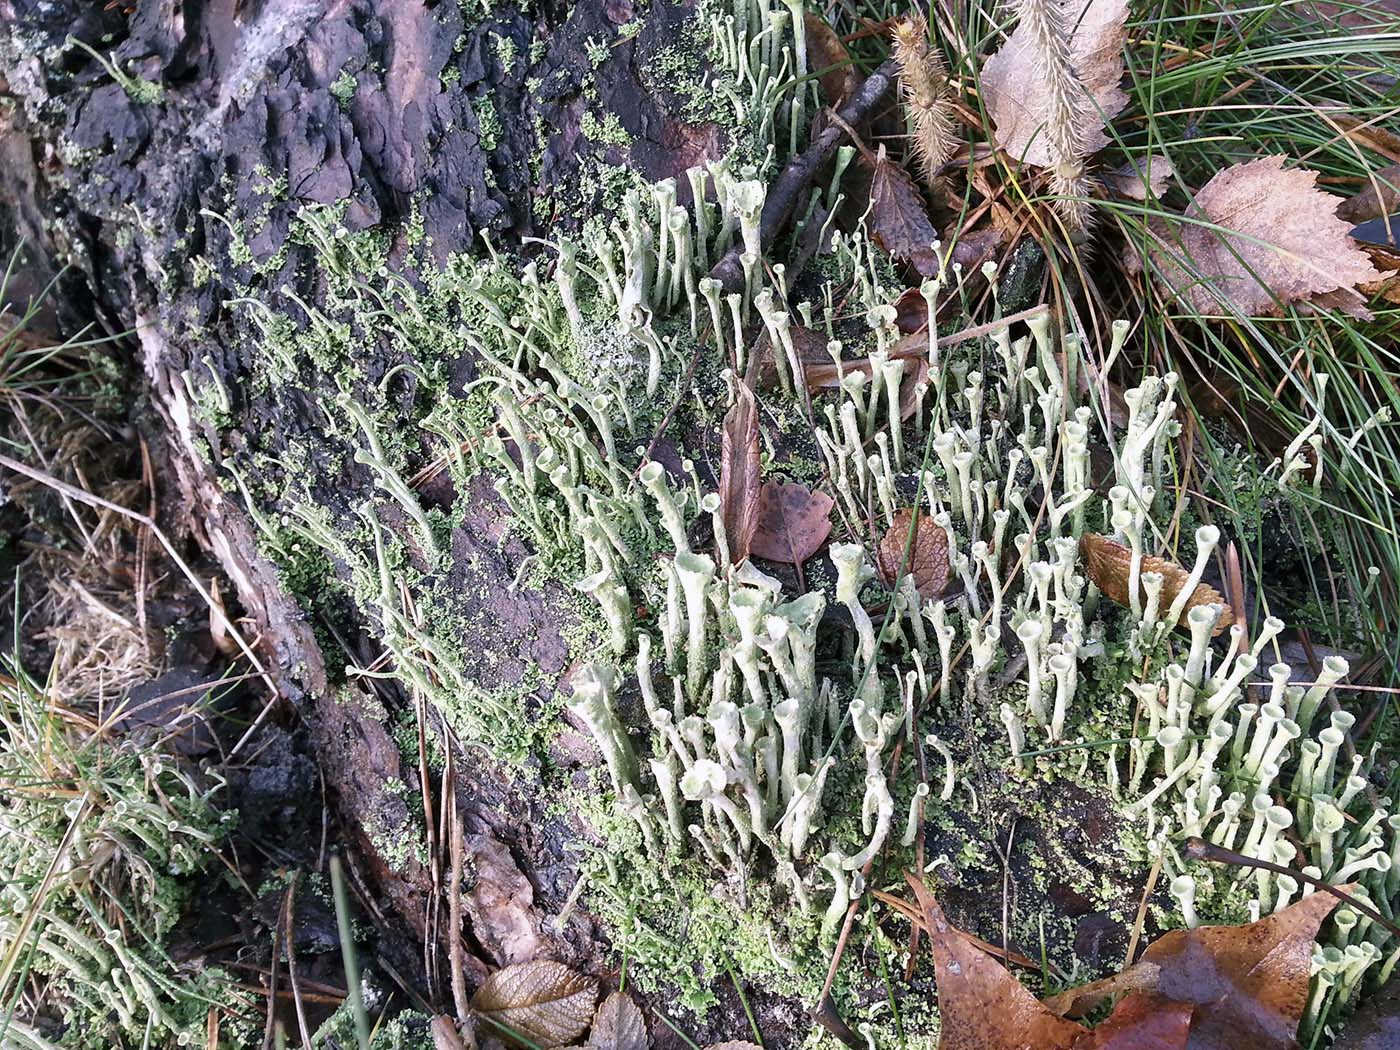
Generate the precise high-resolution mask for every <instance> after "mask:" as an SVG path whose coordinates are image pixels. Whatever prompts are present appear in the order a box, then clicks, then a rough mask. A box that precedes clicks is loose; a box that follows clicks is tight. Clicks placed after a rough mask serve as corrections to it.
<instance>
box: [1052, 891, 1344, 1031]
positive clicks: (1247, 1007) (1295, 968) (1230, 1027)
mask: <svg viewBox="0 0 1400 1050" xmlns="http://www.w3.org/2000/svg"><path fill="white" fill-rule="evenodd" d="M1336 906H1337V898H1336V897H1334V896H1332V895H1331V894H1330V893H1314V894H1313V895H1312V896H1310V897H1304V898H1303V899H1302V900H1300V901H1298V902H1297V903H1296V904H1292V905H1289V906H1288V907H1287V908H1285V909H1284V910H1283V911H1281V912H1276V913H1274V914H1273V915H1270V916H1268V917H1266V918H1263V919H1260V920H1259V921H1258V922H1252V923H1249V924H1248V925H1246V926H1201V927H1197V928H1196V929H1194V930H1171V931H1169V932H1168V933H1165V934H1163V935H1162V936H1161V937H1159V938H1158V939H1157V940H1156V941H1154V942H1153V943H1152V944H1150V945H1149V946H1148V947H1147V950H1146V951H1144V952H1143V953H1142V957H1141V958H1140V959H1138V961H1137V962H1135V963H1133V965H1132V966H1130V967H1128V968H1127V969H1126V970H1124V971H1123V972H1122V973H1120V974H1118V975H1116V976H1114V977H1109V978H1106V979H1105V980H1102V981H1094V982H1092V983H1090V984H1086V985H1084V986H1082V987H1080V988H1074V989H1071V990H1069V991H1067V992H1063V993H1061V994H1060V995H1057V996H1055V997H1053V998H1051V999H1047V1000H1046V1001H1045V1005H1046V1006H1047V1007H1049V1008H1050V1009H1051V1010H1053V1011H1054V1012H1055V1013H1057V1014H1061V1015H1065V1014H1069V1015H1075V1016H1078V1015H1082V1014H1084V1013H1085V1012H1087V1011H1089V1010H1091V1009H1093V1008H1094V1007H1095V1006H1096V1005H1098V1004H1099V1003H1101V1002H1103V1001H1104V1000H1106V999H1107V998H1108V997H1110V996H1112V995H1115V994H1117V993H1119V992H1121V991H1124V990H1125V989H1132V990H1135V991H1146V992H1152V993H1154V994H1156V995H1159V996H1163V997H1165V998H1167V999H1170V1000H1172V1001H1173V1002H1178V1003H1189V1004H1191V1006H1192V1007H1193V1009H1192V1017H1191V1039H1190V1042H1189V1044H1188V1046H1189V1047H1190V1050H1233V1048H1235V1047H1244V1046H1247V1047H1250V1048H1251V1050H1293V1048H1296V1046H1297V1043H1296V1042H1295V1041H1294V1035H1295V1033H1296V1032H1297V1029H1298V1022H1299V1021H1300V1020H1301V1019H1302V1016H1303V1010H1304V1008H1305V1007H1306V1006H1307V1003H1308V978H1309V975H1310V972H1311V970H1310V967H1311V963H1312V951H1313V942H1314V941H1315V940H1316V939H1317V931H1318V927H1320V926H1321V925H1322V922H1323V920H1324V919H1326V918H1327V916H1328V915H1329V914H1331V912H1332V909H1333V908H1335V907H1336Z"/></svg>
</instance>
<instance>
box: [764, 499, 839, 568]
mask: <svg viewBox="0 0 1400 1050" xmlns="http://www.w3.org/2000/svg"><path fill="white" fill-rule="evenodd" d="M833 506H834V503H833V501H832V499H831V497H830V496H828V495H827V494H826V493H825V492H813V491H812V490H811V489H809V488H808V487H807V486H806V485H803V484H801V483H800V482H796V481H794V482H789V483H787V484H784V483H783V482H781V481H765V482H764V483H763V488H761V489H760V490H759V494H758V527H757V528H756V529H755V530H754V534H753V541H752V543H751V544H750V547H749V553H750V554H753V555H756V556H757V557H760V558H767V559H768V560H769V561H779V562H786V563H788V564H791V565H801V564H802V563H803V562H804V561H806V560H807V559H808V558H810V557H811V556H812V555H813V554H816V553H817V551H819V550H821V548H822V544H824V543H826V538H827V537H828V536H829V535H831V508H832V507H833Z"/></svg>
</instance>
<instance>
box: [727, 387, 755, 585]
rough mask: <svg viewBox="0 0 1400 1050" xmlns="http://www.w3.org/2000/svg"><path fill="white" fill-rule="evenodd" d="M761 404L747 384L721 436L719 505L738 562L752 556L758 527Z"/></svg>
mask: <svg viewBox="0 0 1400 1050" xmlns="http://www.w3.org/2000/svg"><path fill="white" fill-rule="evenodd" d="M758 471H759V457H758V405H757V403H756V402H755V401H754V396H753V391H752V390H750V389H749V388H748V385H747V384H744V383H740V384H739V396H738V398H736V399H735V401H734V404H733V405H732V406H731V407H730V409H729V411H728V412H727V413H726V414H725V417H724V429H723V432H722V435H721V438H720V465H719V501H720V503H719V505H720V515H721V517H722V518H723V520H724V531H725V536H726V539H727V540H728V541H729V556H730V558H731V559H733V561H734V563H735V564H736V565H737V564H739V563H740V562H742V561H744V560H745V559H746V558H748V556H749V548H750V545H751V544H752V543H753V535H754V531H755V530H756V529H757V528H758V490H759V480H758Z"/></svg>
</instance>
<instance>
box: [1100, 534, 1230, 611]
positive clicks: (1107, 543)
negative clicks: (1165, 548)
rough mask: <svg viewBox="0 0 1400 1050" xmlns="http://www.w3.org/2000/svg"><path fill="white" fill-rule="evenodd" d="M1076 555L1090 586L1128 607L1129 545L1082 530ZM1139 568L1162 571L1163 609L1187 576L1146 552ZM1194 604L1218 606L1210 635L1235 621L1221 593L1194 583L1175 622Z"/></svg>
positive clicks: (1171, 600)
mask: <svg viewBox="0 0 1400 1050" xmlns="http://www.w3.org/2000/svg"><path fill="white" fill-rule="evenodd" d="M1079 556H1080V557H1081V558H1083V559H1084V570H1085V572H1087V573H1088V574H1089V579H1090V580H1092V581H1093V583H1094V586H1096V587H1097V588H1098V589H1099V590H1100V591H1102V592H1103V593H1104V594H1105V595H1107V596H1108V597H1109V598H1112V599H1113V600H1114V601H1115V602H1117V603H1118V604H1119V605H1121V606H1123V607H1124V608H1125V609H1126V608H1131V607H1132V602H1131V601H1130V600H1129V595H1128V573H1129V564H1130V562H1131V561H1132V557H1133V552H1132V551H1131V550H1130V549H1129V548H1127V547H1125V546H1123V544H1121V543H1119V542H1117V541H1116V540H1111V539H1109V538H1108V537H1107V536H1100V535H1099V534H1098V533H1096V532H1086V533H1085V534H1084V535H1083V536H1081V537H1079ZM1142 572H1160V573H1161V574H1162V597H1161V602H1160V606H1159V607H1160V608H1161V609H1162V610H1163V611H1164V612H1165V611H1166V610H1167V609H1169V608H1171V605H1172V603H1173V602H1174V601H1176V596H1177V595H1178V594H1180V593H1181V588H1183V587H1185V586H1186V583H1187V581H1188V580H1189V579H1190V576H1191V574H1190V573H1189V572H1187V571H1186V570H1185V569H1183V568H1182V567H1181V566H1180V565H1178V564H1177V563H1176V562H1174V561H1168V560H1167V559H1166V558H1157V557H1153V556H1152V555H1148V554H1145V555H1143V558H1142ZM1141 598H1142V596H1139V600H1141ZM1198 605H1218V606H1220V619H1219V620H1217V621H1216V624H1215V631H1214V632H1213V634H1214V635H1219V634H1220V633H1221V632H1223V631H1224V630H1225V628H1227V627H1229V626H1230V625H1231V624H1232V623H1234V622H1235V614H1234V613H1233V612H1232V611H1231V609H1230V603H1229V602H1227V601H1226V600H1225V598H1224V597H1223V596H1222V595H1221V593H1220V592H1219V591H1217V590H1216V589H1215V588H1214V587H1212V586H1210V585H1209V584H1206V583H1198V584H1196V587H1195V589H1194V590H1193V591H1192V592H1191V597H1190V599H1189V600H1188V601H1187V602H1186V607H1185V608H1184V609H1183V610H1182V611H1181V619H1180V620H1178V621H1177V624H1176V625H1177V626H1180V625H1182V624H1184V623H1186V614H1187V613H1189V612H1190V611H1191V610H1192V609H1194V608H1196V606H1198Z"/></svg>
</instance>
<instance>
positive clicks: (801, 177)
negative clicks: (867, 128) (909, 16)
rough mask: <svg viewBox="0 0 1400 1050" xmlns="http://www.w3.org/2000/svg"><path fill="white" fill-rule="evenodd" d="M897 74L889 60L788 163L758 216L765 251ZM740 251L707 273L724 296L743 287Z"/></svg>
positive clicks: (735, 250)
mask: <svg viewBox="0 0 1400 1050" xmlns="http://www.w3.org/2000/svg"><path fill="white" fill-rule="evenodd" d="M897 71H898V67H897V66H896V65H895V62H894V59H890V60H889V61H887V62H885V63H883V64H882V65H881V66H880V67H879V68H878V69H876V70H875V72H873V73H871V74H870V76H868V77H866V78H865V83H863V84H861V86H860V87H859V88H857V89H856V90H855V91H854V92H853V93H852V94H851V97H850V98H848V99H847V100H846V103H845V105H843V106H842V107H841V108H840V109H839V110H837V111H836V115H837V116H838V117H840V123H837V122H832V123H831V124H830V125H829V126H828V127H827V128H825V129H824V130H823V131H822V133H821V134H820V135H818V136H817V137H816V138H814V139H813V140H812V141H811V143H810V144H809V145H808V146H807V148H806V149H805V150H803V152H802V153H800V154H799V155H798V156H796V157H794V158H793V159H792V160H790V161H788V165H787V167H785V168H784V169H783V173H782V174H781V175H779V176H778V181H777V182H775V183H774V184H773V186H772V188H771V189H770V190H769V191H768V196H767V198H766V199H765V200H764V202H763V213H762V215H760V216H759V237H760V239H761V241H762V245H763V247H764V248H765V249H767V248H769V247H770V246H771V245H772V244H773V242H774V241H776V240H777V239H778V235H779V234H780V233H782V232H783V230H784V229H785V228H786V227H787V224H788V222H789V221H791V219H792V217H793V215H794V214H795V213H796V211H797V204H798V201H799V200H800V198H801V197H802V194H803V193H804V192H805V191H806V189H807V187H808V186H810V185H811V184H812V182H813V181H814V180H815V179H816V177H817V175H818V174H819V173H820V172H821V170H822V168H824V167H825V166H826V162H827V161H829V160H830V159H831V158H832V157H833V156H834V155H835V154H836V149H837V147H838V146H840V145H841V142H842V140H843V139H844V138H845V137H846V127H847V126H852V127H853V126H855V125H857V124H859V123H861V121H863V120H864V119H865V118H866V117H868V116H869V115H870V114H871V112H872V111H874V109H875V107H876V106H878V105H879V104H880V102H881V100H882V99H884V97H885V95H886V94H887V93H888V92H889V90H890V88H891V87H892V86H893V85H894V81H895V76H896V73H897ZM743 251H744V248H743V245H742V244H735V245H733V246H732V247H731V248H730V249H729V251H727V252H725V254H724V256H723V257H722V258H721V259H720V260H719V262H717V263H715V265H714V266H713V268H711V270H710V276H711V277H712V278H714V279H715V280H716V281H718V282H719V283H720V284H721V285H722V286H723V288H724V290H725V291H726V292H736V291H738V290H739V289H740V288H742V287H743V286H744V267H743V263H742V261H741V260H740V258H739V257H740V256H741V255H742V254H743Z"/></svg>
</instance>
